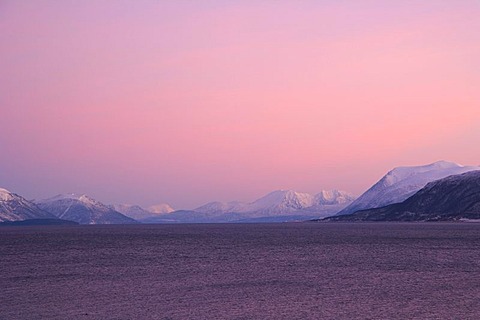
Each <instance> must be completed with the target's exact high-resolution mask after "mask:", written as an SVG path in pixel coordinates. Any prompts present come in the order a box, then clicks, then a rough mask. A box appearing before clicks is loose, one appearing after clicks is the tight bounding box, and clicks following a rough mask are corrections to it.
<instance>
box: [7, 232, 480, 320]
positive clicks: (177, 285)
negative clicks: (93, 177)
mask: <svg viewBox="0 0 480 320" xmlns="http://www.w3.org/2000/svg"><path fill="white" fill-rule="evenodd" d="M0 258H1V262H0V319H480V224H467V223H464V224H460V223H458V224H440V223H431V224H340V223H339V224H334V223H331V224H318V223H317V224H315V223H299V224H248V225H235V224H233V225H221V224H219V225H134V226H77V227H74V226H72V227H71V226H63V227H60V226H49V227H43V228H42V227H5V228H1V229H0Z"/></svg>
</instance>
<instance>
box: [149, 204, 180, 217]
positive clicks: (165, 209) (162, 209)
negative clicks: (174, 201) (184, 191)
mask: <svg viewBox="0 0 480 320" xmlns="http://www.w3.org/2000/svg"><path fill="white" fill-rule="evenodd" d="M147 211H149V212H151V213H155V214H164V213H170V212H173V211H175V209H173V208H172V207H171V206H170V205H169V204H167V203H160V204H156V205H153V206H150V207H148V208H147Z"/></svg>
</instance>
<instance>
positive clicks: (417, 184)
mask: <svg viewBox="0 0 480 320" xmlns="http://www.w3.org/2000/svg"><path fill="white" fill-rule="evenodd" d="M473 170H480V167H468V166H461V165H459V164H456V163H453V162H446V161H438V162H435V163H432V164H429V165H424V166H413V167H398V168H395V169H393V170H391V171H390V172H388V173H387V174H386V175H385V176H384V177H383V178H382V179H380V181H378V182H377V183H376V184H375V185H373V186H372V187H371V188H370V189H368V190H367V191H366V192H365V193H364V194H362V195H361V196H360V197H358V199H356V200H355V201H353V202H352V203H351V204H350V205H349V206H347V207H346V208H345V209H343V210H342V211H340V212H339V213H338V215H343V214H350V213H353V212H355V211H359V210H365V209H371V208H380V207H383V206H386V205H389V204H392V203H398V202H402V201H403V200H405V199H407V198H408V197H410V196H411V195H413V194H414V193H415V192H417V191H418V190H420V189H421V188H423V187H424V186H425V185H426V184H427V183H429V182H432V181H435V180H438V179H442V178H445V177H448V176H450V175H456V174H461V173H464V172H469V171H473Z"/></svg>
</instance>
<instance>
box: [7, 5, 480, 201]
mask: <svg viewBox="0 0 480 320" xmlns="http://www.w3.org/2000/svg"><path fill="white" fill-rule="evenodd" d="M442 159H443V160H448V161H454V162H457V163H460V164H465V165H467V164H468V165H480V2H479V1H478V0H472V1H469V0H450V1H442V0H436V1H433V0H423V1H408V0H399V1H387V0H382V1H369V0H365V1H358V0H352V1H343V0H331V1H330V0H328V1H327V0H325V1H321V0H317V1H302V0H295V1H273V0H272V1H186V0H178V1H173V0H172V1H153V0H152V1H139V0H136V1H133V0H132V1H113V0H112V1H93V0H91V1H34V0H32V1H15V0H11V1H9V0H0V166H1V167H0V187H4V188H7V189H9V190H11V191H13V192H15V193H18V194H20V195H23V196H25V197H27V198H37V199H38V198H46V197H50V196H53V195H55V194H58V193H66V192H75V193H86V194H89V195H91V196H92V197H94V198H96V199H98V200H100V201H102V202H105V203H119V202H120V203H137V204H140V205H144V206H147V205H151V204H155V203H162V202H167V203H170V204H171V205H172V206H174V207H175V208H193V207H196V206H199V205H202V204H204V203H206V202H209V201H213V200H221V201H226V200H242V201H252V200H254V199H256V198H258V197H260V196H262V195H263V194H265V193H268V192H270V191H273V190H275V189H293V190H297V191H303V192H310V193H316V192H319V191H320V190H322V189H341V190H346V191H350V192H352V193H354V194H357V195H358V194H360V193H362V192H363V191H364V190H365V189H366V188H368V187H370V186H371V185H372V184H373V183H375V182H376V181H377V180H378V179H379V178H381V176H382V175H383V174H385V173H386V172H387V171H388V170H390V169H391V168H393V167H395V166H401V165H420V164H427V163H430V162H434V161H437V160H442Z"/></svg>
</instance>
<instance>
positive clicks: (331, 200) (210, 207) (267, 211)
mask: <svg viewBox="0 0 480 320" xmlns="http://www.w3.org/2000/svg"><path fill="white" fill-rule="evenodd" d="M353 200H354V197H353V196H352V195H350V194H349V193H347V192H344V191H337V190H333V191H322V192H321V193H319V194H317V195H311V194H308V193H301V192H295V191H292V190H277V191H273V192H271V193H269V194H267V195H266V196H264V197H262V198H260V199H258V200H256V201H254V202H251V203H245V202H239V201H232V202H210V203H207V204H205V205H203V206H201V207H198V208H196V209H194V210H181V211H175V212H172V213H169V214H164V215H162V216H161V217H152V218H147V219H145V220H142V222H150V223H153V222H156V223H168V222H176V223H180V222H182V223H184V222H189V223H200V222H239V221H241V222H253V221H270V222H281V221H298V220H308V219H309V218H314V217H317V218H318V217H325V216H328V215H332V214H334V213H336V212H338V211H339V210H341V209H342V208H344V207H345V206H346V205H348V204H349V203H351V202H352V201H353Z"/></svg>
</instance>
